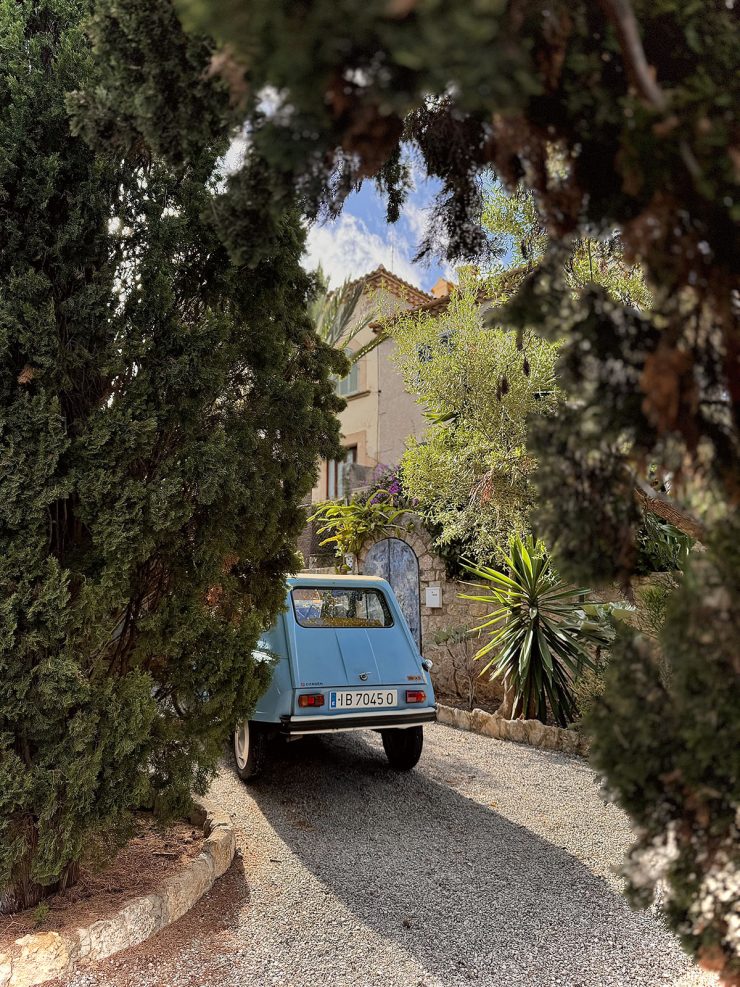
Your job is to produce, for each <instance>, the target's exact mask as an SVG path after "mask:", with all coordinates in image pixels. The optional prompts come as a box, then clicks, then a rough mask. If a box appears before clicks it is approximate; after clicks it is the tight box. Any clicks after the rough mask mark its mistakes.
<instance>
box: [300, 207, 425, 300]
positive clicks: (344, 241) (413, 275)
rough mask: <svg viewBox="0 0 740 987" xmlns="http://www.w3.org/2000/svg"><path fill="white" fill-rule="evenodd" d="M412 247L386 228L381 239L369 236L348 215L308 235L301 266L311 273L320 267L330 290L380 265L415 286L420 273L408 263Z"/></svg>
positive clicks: (312, 229) (356, 218) (362, 224)
mask: <svg viewBox="0 0 740 987" xmlns="http://www.w3.org/2000/svg"><path fill="white" fill-rule="evenodd" d="M414 247H415V243H414V242H412V241H411V240H409V239H408V238H407V237H405V236H403V235H402V234H400V233H399V231H398V228H395V229H394V228H393V227H389V228H388V233H387V235H386V236H385V237H381V236H379V235H378V234H377V233H371V232H370V229H369V228H368V226H367V224H366V223H365V222H364V221H363V220H362V219H360V217H359V216H355V215H353V214H352V213H351V212H343V213H341V215H340V216H339V217H338V218H337V219H335V220H333V221H331V222H327V223H324V224H323V225H319V224H314V225H313V226H311V227H310V229H309V231H308V238H307V242H306V253H305V254H304V256H303V266H304V267H305V268H306V269H307V270H309V271H312V270H314V269H315V268H316V267H318V266H319V264H321V267H322V268H323V270H324V273H325V274H326V276H327V277H328V278H329V282H330V283H331V284H332V286H333V287H337V285H339V284H341V283H342V281H344V280H345V279H347V278H358V277H360V276H361V275H363V274H368V273H369V272H370V271H373V270H375V268H376V267H379V266H380V264H382V265H383V266H384V267H386V268H388V270H389V271H392V272H393V273H394V274H397V275H398V276H399V277H400V278H403V279H404V281H410V282H411V283H412V284H419V283H420V281H421V277H422V274H423V271H421V270H420V269H419V267H418V266H415V265H414V264H412V263H411V257H412V255H413V251H414Z"/></svg>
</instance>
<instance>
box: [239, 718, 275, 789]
mask: <svg viewBox="0 0 740 987" xmlns="http://www.w3.org/2000/svg"><path fill="white" fill-rule="evenodd" d="M266 746H267V738H266V736H265V733H264V730H262V729H261V728H260V726H259V724H257V723H253V722H250V721H249V720H244V722H243V723H240V724H239V725H238V726H237V728H236V730H234V760H235V761H236V773H237V774H238V775H239V777H240V778H241V780H242V781H252V779H253V778H256V777H257V775H259V773H260V772H261V771H262V768H263V766H264V763H265V751H266Z"/></svg>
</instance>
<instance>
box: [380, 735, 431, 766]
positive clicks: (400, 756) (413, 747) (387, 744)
mask: <svg viewBox="0 0 740 987" xmlns="http://www.w3.org/2000/svg"><path fill="white" fill-rule="evenodd" d="M380 736H381V737H382V738H383V747H384V748H385V753H386V757H387V758H388V764H390V766H391V767H392V768H393V770H394V771H410V770H411V769H412V768H414V767H416V765H417V764H418V763H419V758H420V757H421V749H422V747H423V746H424V729H423V727H406V729H403V730H402V729H398V728H397V729H395V730H381V731H380Z"/></svg>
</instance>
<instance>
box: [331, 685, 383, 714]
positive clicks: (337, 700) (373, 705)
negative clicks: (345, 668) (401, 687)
mask: <svg viewBox="0 0 740 987" xmlns="http://www.w3.org/2000/svg"><path fill="white" fill-rule="evenodd" d="M397 705H398V691H397V690H396V689H365V690H364V691H363V692H357V691H355V690H352V691H349V690H347V691H342V692H330V693H329V709H378V708H379V707H387V706H397Z"/></svg>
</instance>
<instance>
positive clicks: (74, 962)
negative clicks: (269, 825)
mask: <svg viewBox="0 0 740 987" xmlns="http://www.w3.org/2000/svg"><path fill="white" fill-rule="evenodd" d="M190 821H191V822H192V823H193V824H194V825H196V826H202V827H203V832H204V833H205V836H206V841H205V843H204V845H203V849H202V851H201V852H200V854H199V855H198V856H197V857H196V858H195V859H194V860H191V861H190V863H188V864H187V866H186V867H184V868H183V869H182V870H181V871H178V872H177V873H175V874H173V875H172V876H171V877H168V878H167V880H166V881H165V882H164V884H163V886H162V888H161V890H160V891H158V892H156V893H154V894H149V895H145V896H143V897H140V898H133V899H132V900H131V901H129V902H128V903H127V904H126V905H124V907H123V908H121V910H120V911H119V912H117V913H116V914H115V915H113V916H112V917H111V918H106V919H100V920H99V921H98V922H93V924H92V925H89V926H88V927H87V928H85V929H77V930H76V931H75V932H74V933H69V932H65V933H64V934H61V933H59V932H38V933H36V934H35V935H27V936H23V937H22V938H20V939H16V943H15V944H16V946H19V947H20V953H18V951H17V950H15V951H14V952H12V953H0V987H33V985H34V984H41V983H43V982H44V981H45V980H51V979H52V978H53V977H61V976H66V975H68V974H70V973H72V972H73V971H74V970H75V968H76V967H77V966H78V964H79V963H81V962H90V961H93V960H104V959H105V958H106V957H108V956H112V955H113V953H117V952H118V951H119V950H121V949H127V948H129V947H130V946H136V945H137V944H138V943H140V942H143V941H144V939H148V938H149V936H153V935H154V933H155V932H158V931H159V929H162V928H164V926H166V925H169V924H170V923H171V922H174V921H176V920H177V919H178V918H180V917H181V916H182V915H184V914H185V912H187V911H188V910H189V909H190V908H192V907H193V905H194V904H195V903H196V902H197V901H198V900H199V899H200V898H201V897H202V896H203V895H204V894H205V893H206V891H208V890H209V889H210V888H211V887H212V885H213V882H214V881H215V880H216V879H217V878H219V877H221V875H222V874H224V873H225V872H226V871H227V870H228V869H229V867H230V865H231V862H232V860H233V859H234V853H235V851H236V835H235V833H234V827H233V824H232V822H231V818H230V817H229V816H228V815H227V814H226V813H225V812H222V811H221V810H220V809H217V808H216V807H215V806H214V805H212V804H211V803H209V802H206V801H205V800H204V799H198V800H197V801H196V803H195V809H194V811H193V813H192V814H191V817H190Z"/></svg>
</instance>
